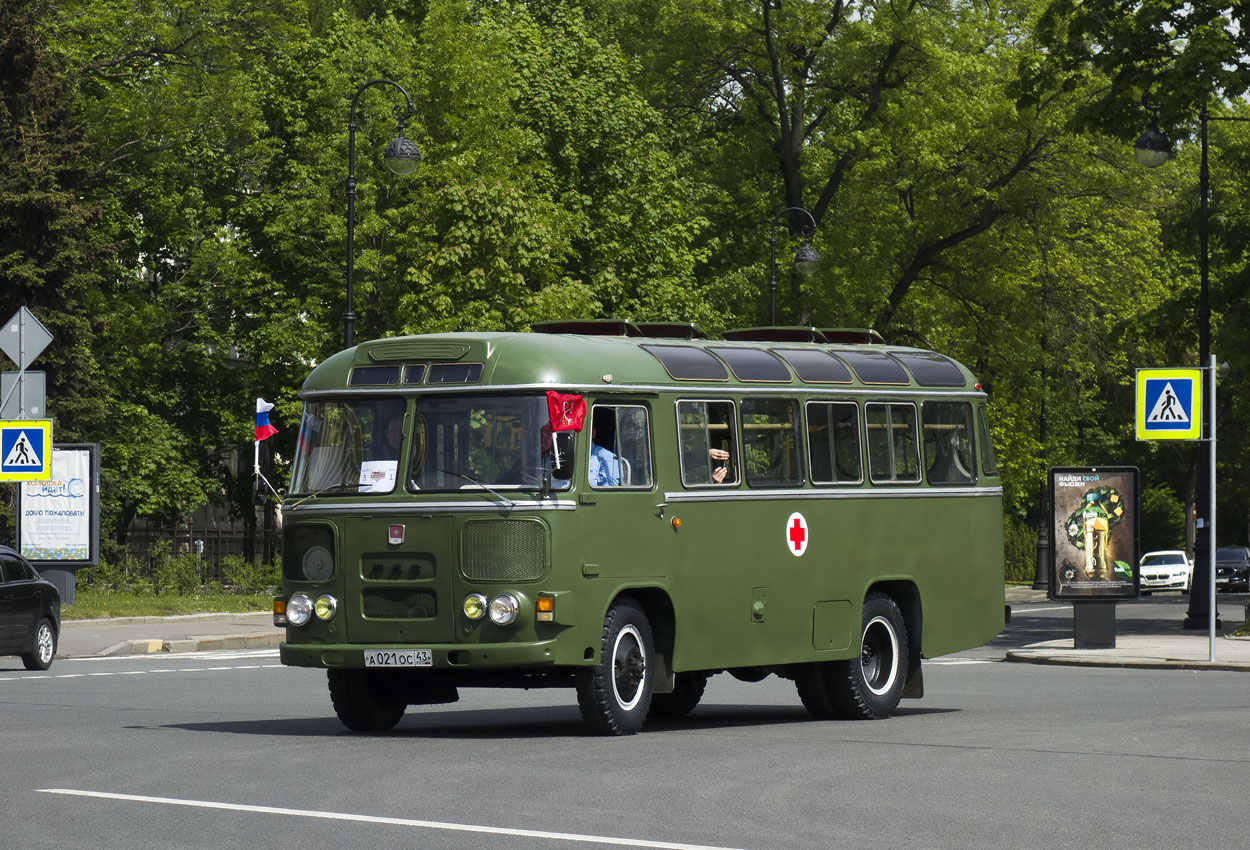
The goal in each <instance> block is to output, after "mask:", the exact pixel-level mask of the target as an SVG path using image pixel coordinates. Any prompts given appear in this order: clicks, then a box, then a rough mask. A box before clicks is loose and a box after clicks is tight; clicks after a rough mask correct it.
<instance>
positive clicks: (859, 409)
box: [803, 398, 867, 487]
mask: <svg viewBox="0 0 1250 850" xmlns="http://www.w3.org/2000/svg"><path fill="white" fill-rule="evenodd" d="M814 404H826V405H835V404H843V405H850V406H851V407H852V408H854V410H855V429H856V437H857V439H856V441H855V442H856V448H857V449H858V460H859V478H857V479H855V480H850V479H847V480H846V481H817V480H816V473H815V471H814V466H813V464H812V444H811V437H810V433H811V430H810V429H811V416H810V413H809V408H810V407H811V406H812V405H814ZM803 426H804V431H803V433H804V434H806V435H809V436H808V437H807V439H805V440H804V441H803V443H804V446H805V449H804V450H805V452H806V453H807V465H808V476H809V481H810V483H811V485H812V486H813V487H862V486H863V485H864V482H865V481H866V480H867V472H866V467H867V462H866V461H865V459H864V452H865V449H866V445H865V444H866V442H867V441H866V439H865V429H864V411H863V405H861V404H860V403H859V402H858V401H856V400H855V399H853V398H828V399H826V398H814V399H807V400H806V401H805V402H804V404H803ZM830 436H831V441H830V442H831V444H832V435H830ZM835 456H836V453H835ZM836 463H837V462H836V461H834V466H835V467H836Z"/></svg>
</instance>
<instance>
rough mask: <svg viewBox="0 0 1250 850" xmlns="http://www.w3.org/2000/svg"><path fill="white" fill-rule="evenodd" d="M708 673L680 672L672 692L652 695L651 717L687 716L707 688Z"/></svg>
mask: <svg viewBox="0 0 1250 850" xmlns="http://www.w3.org/2000/svg"><path fill="white" fill-rule="evenodd" d="M707 680H708V674H707V673H678V674H677V676H676V681H675V683H674V685H673V692H672V693H671V694H652V695H651V711H650V716H651V717H685V716H686V715H687V714H689V713H690V712H692V711H694V709H695V706H697V705H698V704H699V700H701V699H703V691H704V690H705V689H706V688H707Z"/></svg>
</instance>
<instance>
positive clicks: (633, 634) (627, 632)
mask: <svg viewBox="0 0 1250 850" xmlns="http://www.w3.org/2000/svg"><path fill="white" fill-rule="evenodd" d="M626 640H628V641H629V644H627V645H623V644H624V642H625V641H626ZM635 654H636V655H637V660H638V661H640V662H641V665H642V672H641V675H639V676H638V681H637V684H636V685H635V686H634V689H633V694H632V695H631V696H630V698H629V699H625V698H624V697H623V696H622V694H621V688H620V682H621V680H622V679H623V678H627V677H628V671H626V670H625V669H624V665H625V664H626V663H629V662H630V661H631V660H633V656H634V655H635ZM646 679H647V658H646V655H645V654H644V650H643V643H642V635H641V634H640V633H639V632H638V629H637V628H636V627H635V626H633V625H632V624H631V625H625V626H622V627H621V630H620V631H619V632H617V633H616V640H615V641H613V643H612V695H613V696H614V697H615V698H616V704H617V705H619V706H620V707H621V708H622V709H624V710H625V711H633V710H634V709H635V708H637V707H638V703H639V702H640V701H641V700H642V693H643V684H644V683H645V682H646Z"/></svg>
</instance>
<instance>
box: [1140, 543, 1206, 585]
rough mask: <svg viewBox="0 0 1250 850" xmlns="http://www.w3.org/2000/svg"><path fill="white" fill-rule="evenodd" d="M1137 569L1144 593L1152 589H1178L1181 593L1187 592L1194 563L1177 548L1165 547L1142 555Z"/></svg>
mask: <svg viewBox="0 0 1250 850" xmlns="http://www.w3.org/2000/svg"><path fill="white" fill-rule="evenodd" d="M1137 571H1138V573H1139V574H1140V575H1141V589H1142V593H1144V594H1145V593H1150V592H1151V591H1153V590H1179V591H1180V592H1181V593H1188V592H1189V582H1190V579H1192V578H1193V573H1194V565H1193V563H1192V562H1191V561H1190V560H1189V556H1188V555H1186V554H1185V553H1184V552H1182V551H1180V550H1179V549H1165V550H1162V551H1159V552H1147V553H1146V554H1145V555H1142V556H1141V563H1139V564H1138V565H1137Z"/></svg>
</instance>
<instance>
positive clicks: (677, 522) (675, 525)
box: [673, 516, 681, 531]
mask: <svg viewBox="0 0 1250 850" xmlns="http://www.w3.org/2000/svg"><path fill="white" fill-rule="evenodd" d="M679 528H681V517H679V516H675V517H673V531H676V530H677V529H679Z"/></svg>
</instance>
